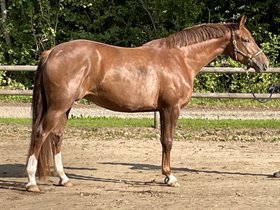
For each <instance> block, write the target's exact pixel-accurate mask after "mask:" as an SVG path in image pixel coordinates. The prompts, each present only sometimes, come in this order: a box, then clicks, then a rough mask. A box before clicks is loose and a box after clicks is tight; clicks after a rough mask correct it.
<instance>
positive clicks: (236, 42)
mask: <svg viewBox="0 0 280 210" xmlns="http://www.w3.org/2000/svg"><path fill="white" fill-rule="evenodd" d="M246 19H247V17H246V16H242V17H241V18H240V19H239V21H238V23H237V24H234V25H233V26H234V27H232V29H231V41H230V43H229V45H228V46H227V47H226V49H225V53H226V54H228V55H229V56H230V57H231V58H232V59H234V60H236V61H239V62H240V63H242V64H244V65H246V66H247V68H250V67H252V68H254V69H255V71H257V72H261V71H265V70H266V69H267V68H268V66H269V61H268V59H267V57H266V56H265V54H264V53H263V52H262V50H261V49H260V48H259V47H258V45H257V44H256V42H255V40H254V38H253V37H252V35H251V33H250V31H249V30H248V29H247V28H246V27H245V22H246Z"/></svg>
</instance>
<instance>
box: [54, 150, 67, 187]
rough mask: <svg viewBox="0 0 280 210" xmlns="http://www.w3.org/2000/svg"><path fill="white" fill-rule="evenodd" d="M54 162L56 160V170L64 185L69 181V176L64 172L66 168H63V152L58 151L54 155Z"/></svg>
mask: <svg viewBox="0 0 280 210" xmlns="http://www.w3.org/2000/svg"><path fill="white" fill-rule="evenodd" d="M54 162H55V169H56V172H57V174H58V176H59V178H60V179H61V184H63V185H64V184H65V183H67V182H68V181H69V178H68V177H67V176H66V174H65V173H64V170H63V165H62V158H61V152H60V153H57V154H56V155H55V156H54Z"/></svg>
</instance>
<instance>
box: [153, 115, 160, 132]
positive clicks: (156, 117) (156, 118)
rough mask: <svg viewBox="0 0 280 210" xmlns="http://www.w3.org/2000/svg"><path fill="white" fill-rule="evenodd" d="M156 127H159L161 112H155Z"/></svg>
mask: <svg viewBox="0 0 280 210" xmlns="http://www.w3.org/2000/svg"><path fill="white" fill-rule="evenodd" d="M154 128H156V129H157V128H159V113H158V112H154Z"/></svg>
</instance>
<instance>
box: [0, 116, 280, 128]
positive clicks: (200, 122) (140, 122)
mask: <svg viewBox="0 0 280 210" xmlns="http://www.w3.org/2000/svg"><path fill="white" fill-rule="evenodd" d="M0 123H2V124H20V125H28V126H30V125H31V119H15V118H0ZM67 126H70V127H81V128H86V127H108V128H110V127H115V128H117V127H152V126H153V119H149V118H117V117H108V118H106V117H97V118H71V119H70V120H68V122H67ZM177 126H178V127H180V128H193V129H213V128H236V129H241V128H273V129H275V128H280V120H232V119H230V120H225V119H220V120H209V119H179V121H178V124H177Z"/></svg>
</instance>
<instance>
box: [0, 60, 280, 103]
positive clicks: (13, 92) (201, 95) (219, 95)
mask: <svg viewBox="0 0 280 210" xmlns="http://www.w3.org/2000/svg"><path fill="white" fill-rule="evenodd" d="M36 68H37V66H28V65H24V66H21V65H16V66H1V65H0V71H35V70H36ZM201 72H204V73H246V72H245V70H244V69H243V68H230V67H204V68H202V70H201ZM248 72H249V73H255V71H254V70H253V69H250V70H249V71H248ZM264 73H280V68H270V69H268V70H267V71H265V72H264ZM0 95H25V96H31V95H32V90H0ZM255 95H256V97H258V98H267V97H269V94H260V93H256V94H255ZM192 97H193V98H229V99H253V98H254V97H253V95H252V94H251V93H193V95H192ZM272 99H280V94H274V95H273V96H272Z"/></svg>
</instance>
